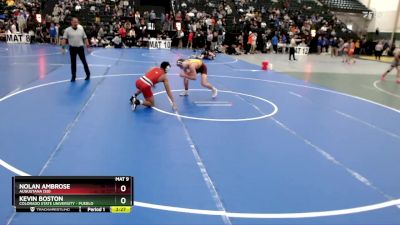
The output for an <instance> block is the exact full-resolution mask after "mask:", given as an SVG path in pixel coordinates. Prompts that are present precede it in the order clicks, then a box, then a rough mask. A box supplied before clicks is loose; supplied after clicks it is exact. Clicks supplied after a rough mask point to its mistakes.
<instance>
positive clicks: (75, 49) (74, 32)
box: [61, 17, 91, 82]
mask: <svg viewBox="0 0 400 225" xmlns="http://www.w3.org/2000/svg"><path fill="white" fill-rule="evenodd" d="M67 41H68V44H69V53H70V57H71V73H72V78H71V82H75V80H76V55H78V56H79V58H80V59H81V61H82V64H83V67H84V69H85V73H86V78H85V80H89V79H90V70H89V66H88V64H87V61H86V57H85V49H84V46H85V45H86V48H87V49H88V51H89V52H91V48H90V45H89V41H88V38H87V36H86V33H85V30H84V29H83V27H82V26H81V25H79V20H78V19H77V18H76V17H73V18H72V19H71V26H70V27H68V28H67V29H65V31H64V35H63V39H62V42H61V46H62V52H63V53H64V52H65V45H66V43H67Z"/></svg>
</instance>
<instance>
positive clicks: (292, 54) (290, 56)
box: [289, 47, 296, 60]
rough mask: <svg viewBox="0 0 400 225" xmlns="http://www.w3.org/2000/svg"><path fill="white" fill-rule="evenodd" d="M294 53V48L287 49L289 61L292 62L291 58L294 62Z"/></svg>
mask: <svg viewBox="0 0 400 225" xmlns="http://www.w3.org/2000/svg"><path fill="white" fill-rule="evenodd" d="M295 53H296V51H295V49H294V47H290V48H289V60H292V56H293V59H294V60H296V58H295V56H294V54H295Z"/></svg>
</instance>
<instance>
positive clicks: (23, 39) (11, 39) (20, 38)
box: [6, 33, 31, 44]
mask: <svg viewBox="0 0 400 225" xmlns="http://www.w3.org/2000/svg"><path fill="white" fill-rule="evenodd" d="M6 40H7V43H9V44H30V43H31V37H30V36H29V35H28V34H18V33H17V34H6Z"/></svg>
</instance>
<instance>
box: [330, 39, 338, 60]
mask: <svg viewBox="0 0 400 225" xmlns="http://www.w3.org/2000/svg"><path fill="white" fill-rule="evenodd" d="M338 48H339V43H338V40H337V38H336V37H334V38H332V39H331V57H336V56H337V55H338Z"/></svg>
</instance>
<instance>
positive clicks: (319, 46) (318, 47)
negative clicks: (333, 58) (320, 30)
mask: <svg viewBox="0 0 400 225" xmlns="http://www.w3.org/2000/svg"><path fill="white" fill-rule="evenodd" d="M322 44H323V43H322V37H321V36H319V37H318V41H317V49H318V54H321V51H322Z"/></svg>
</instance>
